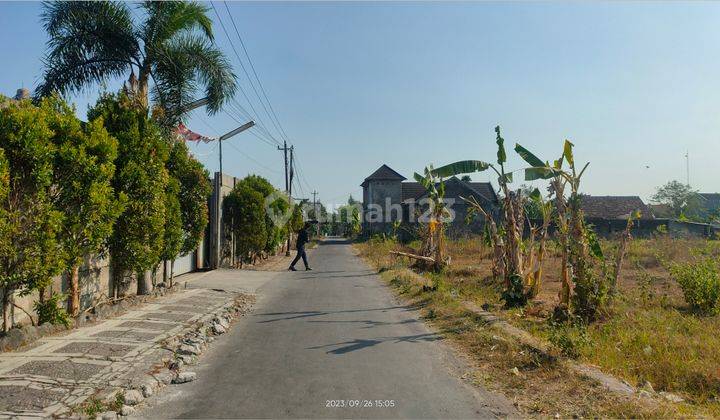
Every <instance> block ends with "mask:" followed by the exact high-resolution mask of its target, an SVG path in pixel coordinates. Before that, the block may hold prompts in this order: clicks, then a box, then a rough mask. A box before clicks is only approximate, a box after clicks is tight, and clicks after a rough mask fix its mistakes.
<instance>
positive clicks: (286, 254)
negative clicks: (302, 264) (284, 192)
mask: <svg viewBox="0 0 720 420" xmlns="http://www.w3.org/2000/svg"><path fill="white" fill-rule="evenodd" d="M286 148H287V146H286ZM294 148H295V146H290V171H289V172H290V175H289V183H288V197H290V205H291V206H292V183H293V177H294V176H295V171H294V170H293V151H294V150H295V149H294ZM291 239H292V231H291V230H290V229H288V241H287V252H285V256H289V255H290V242H291Z"/></svg>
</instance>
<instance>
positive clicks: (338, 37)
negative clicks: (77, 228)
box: [0, 2, 720, 204]
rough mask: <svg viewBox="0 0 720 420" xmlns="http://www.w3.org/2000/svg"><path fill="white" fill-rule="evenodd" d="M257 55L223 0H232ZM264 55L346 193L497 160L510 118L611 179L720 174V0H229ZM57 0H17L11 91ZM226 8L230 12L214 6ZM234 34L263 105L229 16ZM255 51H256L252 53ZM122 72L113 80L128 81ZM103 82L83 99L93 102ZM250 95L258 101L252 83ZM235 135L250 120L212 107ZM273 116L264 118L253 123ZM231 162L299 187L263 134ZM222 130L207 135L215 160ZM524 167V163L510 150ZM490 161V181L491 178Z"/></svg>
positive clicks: (230, 167)
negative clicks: (383, 174) (382, 172)
mask: <svg viewBox="0 0 720 420" xmlns="http://www.w3.org/2000/svg"><path fill="white" fill-rule="evenodd" d="M215 6H216V8H217V9H218V12H220V14H221V18H222V20H223V22H224V23H225V26H226V27H227V28H228V30H229V31H231V36H232V39H233V42H234V43H235V46H236V48H237V49H238V52H239V53H240V54H242V49H241V47H240V43H239V41H238V40H237V38H236V36H235V34H234V32H233V30H232V26H231V23H230V20H229V17H228V16H227V14H226V12H225V6H224V5H223V3H221V2H220V3H218V2H216V3H215ZM229 7H230V11H231V12H232V15H233V17H234V18H235V21H236V23H237V25H238V28H239V30H240V33H241V35H242V36H243V39H244V41H245V44H246V47H247V49H248V52H249V53H250V56H251V58H252V60H253V64H254V65H255V69H256V70H257V72H258V75H259V77H260V79H261V81H262V83H263V86H264V87H265V89H266V91H267V93H268V96H269V97H270V101H271V103H272V106H273V108H274V109H275V111H276V112H277V114H278V116H279V119H280V122H281V123H282V125H283V127H284V129H285V131H286V132H287V134H288V136H289V137H290V139H291V141H292V142H293V143H294V144H295V147H296V150H297V157H298V167H299V171H300V172H301V177H300V180H301V183H300V186H301V187H302V188H296V191H295V193H294V194H293V195H294V196H303V197H311V195H310V192H311V191H312V189H317V191H318V192H319V195H318V197H319V199H320V200H321V201H323V202H325V203H326V204H328V203H341V202H343V201H344V200H346V199H347V195H348V194H350V193H352V194H353V195H354V196H355V197H356V198H359V197H360V196H361V189H360V187H359V184H360V183H361V182H362V181H363V179H364V178H365V177H366V176H367V175H369V174H370V173H372V172H373V171H374V170H375V169H376V168H377V167H379V166H380V165H381V164H383V163H387V164H388V165H389V166H390V167H392V168H394V169H395V170H397V171H398V172H400V173H401V174H403V175H405V176H407V177H408V178H411V177H412V173H413V172H414V171H421V170H422V168H423V167H424V166H425V165H427V164H429V163H433V164H435V165H436V166H438V165H442V164H445V163H449V162H452V161H455V160H461V159H481V160H492V159H493V158H494V156H495V148H494V147H495V143H494V132H493V128H494V127H495V125H498V124H499V125H501V126H502V127H503V132H504V137H505V138H506V140H507V143H508V145H509V146H510V147H512V145H513V144H514V143H515V142H519V143H521V144H523V145H524V146H526V147H527V148H529V149H531V150H533V151H535V152H536V154H538V155H539V156H540V157H541V158H544V159H554V158H556V157H557V156H558V155H559V153H560V151H561V147H562V141H563V139H565V138H568V139H570V140H571V141H573V142H574V143H575V145H576V148H575V152H576V159H577V160H580V161H590V162H591V164H590V168H589V169H588V172H587V175H586V176H585V181H584V185H583V190H584V191H585V192H586V193H589V194H593V195H640V196H641V197H643V198H644V199H648V198H649V197H650V196H651V195H652V193H653V192H654V190H655V187H656V186H658V185H661V184H664V183H666V182H668V181H670V180H673V179H678V180H681V181H685V153H686V151H689V155H690V183H691V185H692V186H693V187H694V188H696V189H699V190H700V191H703V192H718V191H720V163H719V160H718V156H720V141H719V138H720V113H719V112H718V111H719V110H720V106H719V105H720V4H717V3H711V2H678V3H659V2H658V3H654V2H634V3H620V2H610V3H601V2H590V3H580V2H568V3H558V2H555V3H540V2H534V3H518V2H510V3H484V2H477V3H439V2H438V3H384V2H374V3H370V2H368V3H360V2H358V3H302V2H296V3H281V2H273V3H242V2H231V3H229ZM40 9H41V7H40V4H39V3H0V40H2V42H1V43H0V56H1V57H2V61H3V65H2V66H1V67H0V93H3V94H6V95H13V94H14V93H15V90H16V89H17V88H18V87H20V86H21V85H24V86H25V87H28V88H32V87H34V86H36V85H37V83H38V81H39V79H40V76H41V74H42V63H41V57H42V54H43V52H44V48H45V42H46V35H45V33H44V31H43V29H42V27H41V25H40V22H39V13H40ZM210 16H211V17H212V18H213V20H217V18H216V17H215V14H214V12H212V11H211V13H210ZM215 35H216V40H217V43H218V45H219V46H220V47H221V48H222V49H223V50H225V51H226V53H227V54H228V57H229V58H230V59H231V60H232V62H233V65H234V66H235V71H236V73H237V74H238V77H239V80H240V83H241V85H242V86H243V88H244V89H245V90H246V92H247V93H248V96H249V97H250V99H251V100H254V103H253V105H254V106H255V108H256V109H257V110H258V113H259V114H260V118H261V119H262V120H263V121H265V125H266V126H267V128H268V130H270V131H271V132H272V133H273V135H274V136H275V137H276V138H278V139H279V138H280V135H279V134H277V133H276V132H275V130H274V128H273V126H272V125H271V123H270V119H269V118H268V117H267V115H265V113H264V110H263V109H262V108H261V107H260V104H259V102H258V101H257V98H256V97H255V96H254V93H253V91H252V89H251V87H250V85H249V84H248V81H247V78H246V77H245V74H244V73H243V72H242V70H241V68H240V66H239V64H238V60H237V58H236V57H235V55H234V53H233V52H232V49H231V47H230V44H229V43H228V40H227V38H226V36H225V34H224V33H223V32H222V29H221V28H220V25H219V24H217V22H216V24H215ZM246 65H247V64H246ZM118 86H120V84H119V82H115V83H114V84H112V83H111V84H109V88H112V89H116V88H117V87H118ZM99 89H100V88H99V87H97V86H96V87H93V88H92V89H90V90H88V91H87V92H84V93H82V94H79V95H75V96H72V97H71V98H70V99H71V100H72V101H73V102H75V103H76V104H77V109H78V114H79V115H80V116H81V117H84V115H85V112H86V110H87V106H88V103H94V101H95V99H96V98H97V92H98V91H99ZM237 100H238V102H239V103H240V104H242V105H244V106H245V108H248V109H249V106H248V105H247V102H246V101H245V99H244V98H243V97H242V95H241V94H240V93H238V96H237ZM193 115H194V116H193V118H191V119H190V120H189V121H188V123H187V125H188V126H189V127H190V128H191V129H193V130H195V131H198V132H200V133H203V134H208V135H213V136H217V135H220V134H222V133H225V132H227V131H229V130H231V129H232V128H235V127H236V126H237V125H238V124H237V123H236V122H235V121H234V120H233V119H231V117H230V116H229V115H228V113H226V112H222V113H220V114H218V115H215V116H208V115H206V114H205V113H204V111H202V112H201V111H200V110H198V111H195V112H194V113H193ZM253 130H255V129H253ZM223 146H224V147H223V155H224V160H223V169H224V172H226V173H229V174H232V175H235V176H244V175H246V174H248V173H257V174H260V175H263V176H266V177H267V178H268V179H270V180H271V181H272V182H273V183H274V184H275V185H276V186H277V187H283V184H284V178H283V175H282V155H281V152H279V151H277V150H275V149H274V146H273V147H271V146H270V145H268V144H266V143H264V142H262V141H260V140H259V139H258V138H257V137H255V136H254V135H251V134H250V133H243V134H240V135H238V136H236V137H234V138H232V139H231V140H229V141H228V142H227V143H224V145H223ZM216 147H217V146H216V144H209V145H199V146H191V150H192V151H193V152H194V154H195V155H196V156H198V158H199V159H200V160H202V161H203V163H205V165H206V167H207V168H208V169H209V170H210V171H211V172H212V171H216V170H217V169H218V163H217V148H216ZM509 156H510V163H509V165H508V167H509V168H511V169H513V168H520V167H521V166H522V162H521V161H520V160H519V159H518V158H516V157H515V156H514V153H511V152H509ZM490 178H491V177H490V176H489V175H487V174H475V175H473V179H474V180H478V181H483V180H490Z"/></svg>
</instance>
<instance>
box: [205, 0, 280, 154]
mask: <svg viewBox="0 0 720 420" xmlns="http://www.w3.org/2000/svg"><path fill="white" fill-rule="evenodd" d="M210 6H211V7H212V9H213V11H214V12H215V16H217V18H218V22H219V23H220V27H221V28H222V30H223V33H224V34H225V37H227V39H228V42H229V43H230V48H232V50H233V52H234V53H235V56H236V57H237V59H238V61H239V62H240V67H241V68H242V70H243V72H244V73H245V76H246V77H247V78H248V80H249V81H250V86H251V87H252V88H253V90H255V94H256V96H257V97H258V99H260V95H259V94H258V93H257V90H256V89H255V86H254V85H253V83H252V80H251V79H250V75H249V74H248V72H247V70H246V69H245V65H244V64H243V61H242V59H241V58H240V54H239V53H238V52H237V49H236V48H235V44H234V43H233V41H232V39H231V38H230V34H229V33H228V31H227V29H226V28H225V23H224V22H223V20H222V18H221V17H220V13H218V11H217V9H216V8H215V4H213V2H212V1H211V2H210ZM238 87H239V88H240V92H241V93H242V95H243V97H244V98H245V100H246V101H247V102H248V104H249V105H250V109H251V110H252V111H253V114H254V115H255V116H256V118H255V119H256V120H257V121H258V122H259V123H260V124H261V125H263V126H264V125H265V122H264V121H263V120H262V118H261V117H260V113H258V112H257V110H256V109H255V106H253V103H252V101H251V100H250V98H249V97H248V95H247V93H245V89H243V87H242V85H240V84H238ZM235 102H236V103H237V101H235ZM260 103H261V104H262V106H263V107H265V104H264V103H263V102H262V100H260ZM237 105H239V104H237ZM266 113H267V110H266ZM268 116H269V113H268ZM271 119H272V117H271ZM266 131H267V130H266ZM267 134H268V135H269V137H270V138H272V139H273V140H274V141H275V142H277V143H278V144H280V142H279V141H277V139H275V137H274V136H272V135H271V134H270V133H269V132H267Z"/></svg>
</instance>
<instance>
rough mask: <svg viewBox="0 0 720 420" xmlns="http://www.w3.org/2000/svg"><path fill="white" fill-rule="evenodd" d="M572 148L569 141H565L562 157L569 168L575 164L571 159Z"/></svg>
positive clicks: (572, 158) (573, 159)
mask: <svg viewBox="0 0 720 420" xmlns="http://www.w3.org/2000/svg"><path fill="white" fill-rule="evenodd" d="M573 146H575V145H574V144H572V143H570V140H565V145H564V146H563V157H564V158H565V160H567V163H568V164H570V166H572V165H574V164H575V158H574V157H573V151H572V148H573Z"/></svg>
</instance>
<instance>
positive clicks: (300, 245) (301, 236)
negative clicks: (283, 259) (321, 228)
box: [288, 222, 312, 271]
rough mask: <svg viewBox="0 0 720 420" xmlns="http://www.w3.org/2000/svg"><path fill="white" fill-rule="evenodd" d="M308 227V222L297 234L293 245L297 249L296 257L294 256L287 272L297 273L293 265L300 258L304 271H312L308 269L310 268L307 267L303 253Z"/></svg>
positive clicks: (306, 241) (305, 256)
mask: <svg viewBox="0 0 720 420" xmlns="http://www.w3.org/2000/svg"><path fill="white" fill-rule="evenodd" d="M310 226H311V224H310V222H305V224H304V225H303V227H302V228H301V229H300V231H299V232H298V237H297V242H296V243H295V247H296V248H297V255H296V256H295V259H294V260H293V262H292V263H291V264H290V267H289V268H288V270H290V271H297V268H295V264H297V262H298V261H300V258H302V260H303V264H305V271H312V268H310V266H309V265H308V260H307V254H306V253H305V244H307V243H308V229H309V228H310Z"/></svg>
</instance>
